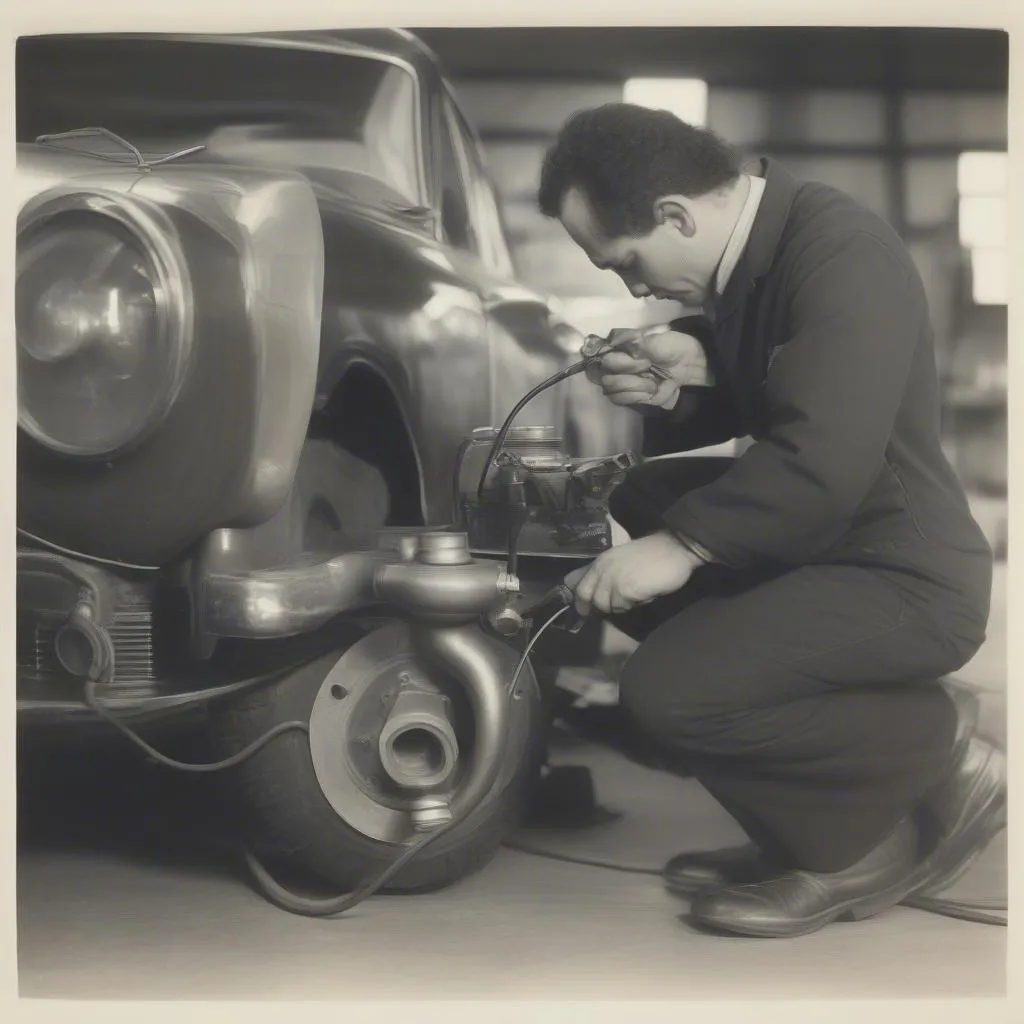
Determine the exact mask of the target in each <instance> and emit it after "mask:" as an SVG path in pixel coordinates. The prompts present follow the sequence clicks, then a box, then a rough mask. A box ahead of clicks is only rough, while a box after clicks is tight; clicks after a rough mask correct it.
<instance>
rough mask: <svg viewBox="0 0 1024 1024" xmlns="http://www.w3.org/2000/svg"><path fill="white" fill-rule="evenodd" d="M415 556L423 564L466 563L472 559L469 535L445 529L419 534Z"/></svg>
mask: <svg viewBox="0 0 1024 1024" xmlns="http://www.w3.org/2000/svg"><path fill="white" fill-rule="evenodd" d="M416 558H417V559H418V560H419V561H420V562H423V563H424V565H466V564H467V563H469V562H472V561H473V556H472V555H471V554H470V551H469V535H468V534H465V533H448V532H446V531H437V532H434V533H423V534H420V538H419V549H418V550H417V552H416Z"/></svg>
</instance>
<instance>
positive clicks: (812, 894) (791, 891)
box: [689, 818, 917, 938]
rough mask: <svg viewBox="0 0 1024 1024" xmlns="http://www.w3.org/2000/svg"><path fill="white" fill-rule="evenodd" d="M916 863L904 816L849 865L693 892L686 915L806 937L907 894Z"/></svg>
mask: <svg viewBox="0 0 1024 1024" xmlns="http://www.w3.org/2000/svg"><path fill="white" fill-rule="evenodd" d="M916 865H917V829H916V828H915V826H914V824H913V822H912V821H911V819H909V818H906V819H904V820H903V821H902V822H900V824H899V825H898V826H897V827H896V828H895V830H894V831H893V832H891V833H890V834H889V836H888V837H887V838H886V839H885V840H883V841H882V842H881V843H880V844H879V845H878V846H876V847H875V849H873V850H872V851H871V852H870V853H868V854H867V856H865V857H863V858H862V859H861V860H860V861H858V862H857V863H856V864H854V865H853V866H852V867H849V868H846V869H844V870H843V871H837V872H830V873H824V872H816V871H790V872H787V873H785V874H782V875H777V876H776V877H774V878H771V879H768V880H766V881H761V882H754V883H752V884H748V885H734V886H729V887H727V888H724V889H714V890H710V891H706V892H703V893H698V894H697V896H695V897H694V900H693V903H692V904H691V906H690V915H689V917H690V920H691V921H692V922H693V923H695V924H698V925H701V926H703V927H705V928H708V929H711V930H713V931H724V932H729V933H732V934H735V935H752V936H758V937H764V938H789V937H793V936H797V935H808V934H810V933H811V932H816V931H818V929H820V928H823V927H825V925H827V924H831V923H832V922H833V921H839V920H843V921H859V920H862V919H863V918H866V917H871V916H873V915H875V914H880V913H882V911H884V910H888V909H889V908H890V907H894V906H895V905H896V904H897V903H899V902H900V901H901V900H902V899H904V898H905V897H906V896H907V894H908V893H909V892H910V890H911V888H912V886H913V882H912V881H911V879H912V877H913V876H914V869H915V867H916Z"/></svg>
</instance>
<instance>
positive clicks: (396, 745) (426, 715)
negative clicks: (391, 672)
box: [377, 689, 459, 789]
mask: <svg viewBox="0 0 1024 1024" xmlns="http://www.w3.org/2000/svg"><path fill="white" fill-rule="evenodd" d="M446 703H448V702H447V701H446V698H445V697H444V696H442V695H441V694H440V693H437V692H433V693H431V692H430V691H427V690H420V689H404V690H402V691H401V692H400V693H399V695H398V699H397V700H396V701H395V704H394V707H392V709H391V714H390V715H388V718H387V721H386V722H385V723H384V728H383V729H382V730H381V733H380V739H379V740H378V741H377V747H378V750H379V752H380V762H381V764H382V765H383V767H384V771H385V772H387V774H388V775H389V776H390V777H391V779H392V780H393V781H394V782H395V783H396V784H397V785H399V786H402V787H403V788H405V789H434V788H435V787H437V786H440V785H442V784H443V783H445V782H447V781H448V779H449V778H450V777H451V775H452V773H453V772H454V771H455V763H456V761H457V760H458V757H459V743H458V740H457V739H456V738H455V731H454V730H453V729H452V724H451V722H450V721H449V719H448V715H447V713H446Z"/></svg>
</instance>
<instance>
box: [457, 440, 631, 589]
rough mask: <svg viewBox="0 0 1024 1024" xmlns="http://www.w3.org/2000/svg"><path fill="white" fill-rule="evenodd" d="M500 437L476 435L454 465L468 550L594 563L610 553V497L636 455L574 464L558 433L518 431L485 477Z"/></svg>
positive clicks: (513, 560) (512, 565) (513, 559)
mask: <svg viewBox="0 0 1024 1024" xmlns="http://www.w3.org/2000/svg"><path fill="white" fill-rule="evenodd" d="M498 435H499V431H498V429H497V428H494V427H480V428H478V429H477V430H474V431H473V433H472V434H470V435H469V436H468V437H467V438H465V440H464V441H463V443H462V445H461V446H460V447H459V451H458V454H457V456H456V459H455V477H454V489H455V494H454V507H455V510H456V516H457V526H458V529H460V530H463V531H465V533H466V534H467V535H468V537H469V546H470V550H471V551H473V553H474V554H477V555H483V556H492V557H493V556H503V557H507V558H508V560H509V571H510V572H512V573H515V572H516V567H517V562H518V560H519V557H520V556H524V557H546V558H551V557H557V558H563V559H569V560H579V561H589V560H591V559H593V558H595V557H596V556H597V555H599V554H600V553H601V552H602V551H604V550H606V549H607V548H609V547H610V546H611V524H610V522H609V519H608V497H609V495H610V494H611V492H612V490H613V489H614V488H615V487H617V486H618V485H619V483H621V482H622V479H623V478H624V476H625V474H626V472H627V471H628V470H629V469H630V467H631V466H633V465H635V464H636V463H637V461H638V459H637V457H636V456H635V455H634V454H633V453H632V452H630V451H624V452H619V453H617V454H614V455H607V456H601V457H596V458H572V457H570V456H569V455H568V454H567V453H566V452H565V450H564V447H563V440H562V438H561V437H559V436H558V435H557V433H556V431H555V428H554V427H552V426H521V427H512V428H511V429H509V430H508V432H507V434H506V436H505V437H504V438H503V440H502V444H501V447H500V450H499V451H498V452H497V453H496V456H495V458H494V459H493V463H492V464H490V465H489V466H488V468H487V472H486V474H484V466H485V465H487V462H488V458H489V454H490V452H491V450H492V448H493V446H494V443H495V440H496V438H497V437H498Z"/></svg>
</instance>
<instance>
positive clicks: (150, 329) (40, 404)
mask: <svg viewBox="0 0 1024 1024" xmlns="http://www.w3.org/2000/svg"><path fill="white" fill-rule="evenodd" d="M191 317H192V301H191V289H190V281H189V276H188V271H187V268H186V266H185V261H184V258H183V257H182V256H181V254H180V249H179V248H178V245H177V242H176V234H175V231H174V229H173V226H172V225H171V224H170V222H169V221H168V220H166V218H165V217H163V216H162V215H161V213H160V211H159V210H154V209H151V208H149V206H148V204H147V205H144V204H141V203H138V202H136V201H135V200H133V199H131V198H130V197H127V196H121V195H116V194H111V195H107V194H102V193H92V192H90V193H79V194H75V195H60V196H57V197H55V198H43V199H40V200H39V201H37V202H35V203H33V204H31V206H30V207H29V208H26V210H25V211H24V212H23V214H22V217H21V218H20V222H19V231H18V254H17V285H16V293H15V318H16V322H17V339H18V423H19V426H20V427H21V428H22V429H23V430H24V431H25V432H26V433H27V434H29V435H30V436H31V437H32V438H34V439H35V440H36V441H37V442H39V443H40V444H42V445H44V446H46V447H47V448H50V449H51V450H53V451H56V452H61V453H63V454H66V455H77V456H86V457H88V456H91V457H100V456H103V457H107V458H109V457H111V456H114V455H117V454H119V453H122V452H124V451H125V450H126V449H127V448H129V447H131V446H133V445H135V444H137V443H138V442H140V441H141V440H142V439H143V438H144V437H146V435H147V434H149V433H150V432H151V431H152V430H154V429H155V428H156V427H157V426H158V425H159V424H160V423H161V422H162V420H163V418H164V416H165V415H166V413H167V412H168V410H169V409H170V408H171V406H172V405H173V403H174V401H175V399H176V398H177V396H178V394H179V392H180V389H181V384H182V382H183V380H184V376H185V371H186V369H187V366H188V360H189V354H190V351H191V343H192V325H191Z"/></svg>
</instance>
